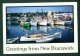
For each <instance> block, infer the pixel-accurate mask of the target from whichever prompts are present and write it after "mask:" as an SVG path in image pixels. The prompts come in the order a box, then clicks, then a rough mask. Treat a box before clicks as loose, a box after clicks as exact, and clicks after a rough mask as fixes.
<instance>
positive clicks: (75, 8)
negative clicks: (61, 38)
mask: <svg viewBox="0 0 80 56" xmlns="http://www.w3.org/2000/svg"><path fill="white" fill-rule="evenodd" d="M47 5H48V6H51V5H53V6H55V5H73V6H74V43H45V44H6V7H7V6H47ZM77 19H78V18H77V2H54V3H53V2H48V3H47V2H46V3H3V53H4V54H32V53H77V52H78V32H77V31H78V28H77V26H78V25H77V22H78V21H77ZM29 46H31V47H40V46H44V47H51V46H55V47H67V46H73V47H74V50H65V51H64V50H37V51H36V50H35V51H29V50H28V51H25V52H22V51H7V50H6V47H11V48H12V47H13V48H16V47H21V48H28V47H29Z"/></svg>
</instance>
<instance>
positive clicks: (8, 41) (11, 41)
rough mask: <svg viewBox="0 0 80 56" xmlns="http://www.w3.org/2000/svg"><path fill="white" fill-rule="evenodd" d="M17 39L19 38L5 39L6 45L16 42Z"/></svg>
mask: <svg viewBox="0 0 80 56" xmlns="http://www.w3.org/2000/svg"><path fill="white" fill-rule="evenodd" d="M18 38H19V37H17V38H9V39H7V43H14V42H15V41H17V40H18Z"/></svg>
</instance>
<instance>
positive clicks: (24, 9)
mask: <svg viewBox="0 0 80 56" xmlns="http://www.w3.org/2000/svg"><path fill="white" fill-rule="evenodd" d="M37 9H38V10H37ZM41 9H43V12H48V11H52V12H58V11H61V12H73V6H43V7H41V6H38V7H19V6H18V7H15V6H14V7H7V8H6V10H7V13H13V12H16V13H20V12H22V13H24V12H37V11H39V12H41Z"/></svg>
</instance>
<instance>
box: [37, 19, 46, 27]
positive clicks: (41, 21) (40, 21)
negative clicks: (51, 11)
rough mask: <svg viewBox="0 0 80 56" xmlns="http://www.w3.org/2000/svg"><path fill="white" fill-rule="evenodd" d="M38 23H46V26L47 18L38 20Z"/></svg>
mask: <svg viewBox="0 0 80 56" xmlns="http://www.w3.org/2000/svg"><path fill="white" fill-rule="evenodd" d="M38 25H44V26H46V25H47V20H45V19H42V20H38Z"/></svg>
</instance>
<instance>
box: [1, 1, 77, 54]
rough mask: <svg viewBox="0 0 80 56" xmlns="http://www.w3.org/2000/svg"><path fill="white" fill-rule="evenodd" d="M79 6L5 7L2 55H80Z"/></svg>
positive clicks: (20, 4)
mask: <svg viewBox="0 0 80 56" xmlns="http://www.w3.org/2000/svg"><path fill="white" fill-rule="evenodd" d="M77 19H78V18H77V2H44V3H3V53H4V54H38V53H78V32H77V31H78V30H77V29H78V28H77V27H78V26H77Z"/></svg>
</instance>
